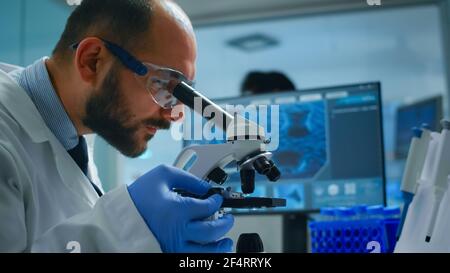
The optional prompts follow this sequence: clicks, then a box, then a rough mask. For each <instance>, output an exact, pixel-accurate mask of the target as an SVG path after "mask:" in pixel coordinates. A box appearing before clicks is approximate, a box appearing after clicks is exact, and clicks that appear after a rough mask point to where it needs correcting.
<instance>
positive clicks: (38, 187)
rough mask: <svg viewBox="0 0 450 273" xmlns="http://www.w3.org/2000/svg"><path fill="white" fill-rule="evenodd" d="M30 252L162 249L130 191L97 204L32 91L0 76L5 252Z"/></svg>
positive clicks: (0, 222) (0, 220)
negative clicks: (34, 99) (43, 114)
mask: <svg viewBox="0 0 450 273" xmlns="http://www.w3.org/2000/svg"><path fill="white" fill-rule="evenodd" d="M90 161H91V162H92V160H90ZM91 168H92V166H91ZM91 173H92V172H91ZM93 180H94V181H98V179H96V178H93ZM29 251H31V252H77V251H81V252H161V249H160V247H159V244H158V242H157V241H156V239H155V237H154V236H153V234H152V233H151V231H150V230H149V229H148V227H147V225H146V224H145V222H144V220H143V219H142V217H141V216H140V215H139V213H138V211H137V209H136V207H135V206H134V204H133V201H132V200H131V198H130V195H129V194H128V191H127V189H126V186H125V185H124V186H122V187H120V188H117V189H115V190H113V191H111V192H108V193H106V194H104V195H103V196H102V197H101V198H98V196H97V193H96V192H95V190H94V189H93V187H92V185H90V182H89V181H88V179H87V178H86V177H85V175H84V174H83V173H82V172H81V170H80V169H79V168H78V166H77V165H76V163H75V162H74V161H73V160H72V158H71V157H70V156H69V154H68V153H67V152H66V151H65V149H64V148H63V146H62V145H61V144H60V142H59V141H58V140H57V139H56V137H55V136H54V135H53V133H51V131H50V130H49V129H48V127H47V126H46V124H45V123H44V121H43V119H42V118H41V116H40V114H39V112H38V110H37V109H36V107H35V106H34V104H33V102H32V101H31V99H30V98H29V96H28V95H27V94H26V92H25V90H23V89H22V88H21V87H20V86H19V85H17V83H16V82H15V81H14V80H12V79H11V78H10V77H9V76H8V75H7V74H6V73H4V72H3V71H1V70H0V252H29Z"/></svg>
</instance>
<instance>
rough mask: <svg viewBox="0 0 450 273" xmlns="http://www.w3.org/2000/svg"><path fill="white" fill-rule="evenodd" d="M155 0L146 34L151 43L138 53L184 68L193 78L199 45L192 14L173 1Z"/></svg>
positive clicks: (154, 61)
mask: <svg viewBox="0 0 450 273" xmlns="http://www.w3.org/2000/svg"><path fill="white" fill-rule="evenodd" d="M152 3H153V8H154V12H153V17H152V20H151V22H150V29H149V31H148V33H147V37H146V38H145V40H146V41H147V44H146V45H145V46H144V47H143V48H141V50H140V52H139V53H138V54H142V55H141V56H142V57H141V59H142V60H148V61H150V62H152V63H154V64H157V65H160V66H166V67H170V68H172V69H175V70H178V71H181V72H182V73H183V74H185V75H186V76H187V77H188V78H189V79H191V80H192V79H193V78H194V74H195V67H194V65H195V59H196V55H197V49H196V41H195V35H194V31H193V28H192V24H191V22H190V20H189V18H188V17H187V15H186V14H185V13H184V12H183V10H182V9H181V8H180V7H179V6H178V5H177V4H175V3H174V2H173V1H167V0H156V1H152Z"/></svg>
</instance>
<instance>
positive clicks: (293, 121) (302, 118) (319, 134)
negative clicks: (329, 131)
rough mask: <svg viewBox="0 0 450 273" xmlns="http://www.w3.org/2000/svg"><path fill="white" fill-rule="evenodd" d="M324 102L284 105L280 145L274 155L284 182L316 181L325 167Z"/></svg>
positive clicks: (281, 107) (282, 107)
mask: <svg viewBox="0 0 450 273" xmlns="http://www.w3.org/2000/svg"><path fill="white" fill-rule="evenodd" d="M324 105H325V104H324V102H323V101H318V102H310V103H304V104H285V105H280V141H279V147H278V149H277V150H276V151H275V152H274V153H273V160H274V162H275V163H276V164H277V166H278V168H279V169H280V171H281V173H282V177H283V178H284V179H289V178H312V177H313V176H314V175H315V174H316V173H317V172H318V171H319V170H320V169H321V168H322V167H323V166H324V164H325V162H326V160H327V154H326V135H325V113H324Z"/></svg>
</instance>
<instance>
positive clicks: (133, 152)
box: [83, 65, 170, 157]
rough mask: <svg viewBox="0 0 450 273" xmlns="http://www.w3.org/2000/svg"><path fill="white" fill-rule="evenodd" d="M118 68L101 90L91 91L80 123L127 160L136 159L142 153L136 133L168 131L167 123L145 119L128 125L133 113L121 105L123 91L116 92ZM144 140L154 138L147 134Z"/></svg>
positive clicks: (114, 69) (108, 76) (114, 68)
mask: <svg viewBox="0 0 450 273" xmlns="http://www.w3.org/2000/svg"><path fill="white" fill-rule="evenodd" d="M116 66H117V65H114V66H113V68H111V70H110V71H109V72H108V75H107V76H106V78H105V80H104V81H103V83H102V86H101V88H100V90H97V91H95V92H92V95H91V97H90V98H89V99H88V101H87V103H86V116H85V117H84V119H83V124H84V125H85V126H86V127H88V128H90V129H91V130H92V131H94V132H95V133H97V134H98V135H99V136H101V137H102V138H103V139H104V140H105V141H106V142H108V143H109V144H110V145H111V146H113V147H114V148H116V149H117V150H118V151H119V152H120V153H122V154H123V155H125V156H128V157H138V156H140V155H141V154H143V153H144V152H145V149H143V148H140V147H139V143H138V141H139V140H137V139H136V132H137V131H138V130H139V128H140V127H142V126H143V125H147V126H153V127H157V128H159V129H169V128H170V122H169V121H166V120H162V119H148V120H145V121H144V123H138V124H135V125H131V126H127V125H126V124H127V122H128V123H129V121H130V120H131V118H132V114H131V113H130V112H129V111H127V109H126V107H125V105H124V104H123V101H126V100H124V92H121V90H119V85H118V81H117V76H116V75H117V74H118V73H117V67H116ZM146 138H147V139H146V141H149V140H150V139H152V138H153V135H148V136H147V137H146Z"/></svg>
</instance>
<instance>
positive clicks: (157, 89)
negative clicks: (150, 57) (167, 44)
mask: <svg viewBox="0 0 450 273" xmlns="http://www.w3.org/2000/svg"><path fill="white" fill-rule="evenodd" d="M145 66H147V68H148V72H147V74H146V75H145V76H139V75H136V77H137V78H138V79H139V80H140V81H142V82H144V83H145V87H146V88H147V90H148V91H149V92H150V94H151V95H152V98H153V100H154V101H155V102H156V103H157V104H158V105H159V106H161V107H162V108H164V109H171V108H173V107H175V106H176V105H178V104H180V103H181V102H180V101H179V100H178V99H177V98H176V97H175V96H173V89H174V88H175V87H176V86H177V84H178V83H180V82H185V83H187V84H189V85H190V86H193V85H194V83H193V82H191V81H189V80H188V79H187V78H186V77H185V76H184V75H183V74H182V73H181V72H179V71H176V70H173V69H170V68H164V67H159V66H156V65H153V64H148V63H145Z"/></svg>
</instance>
